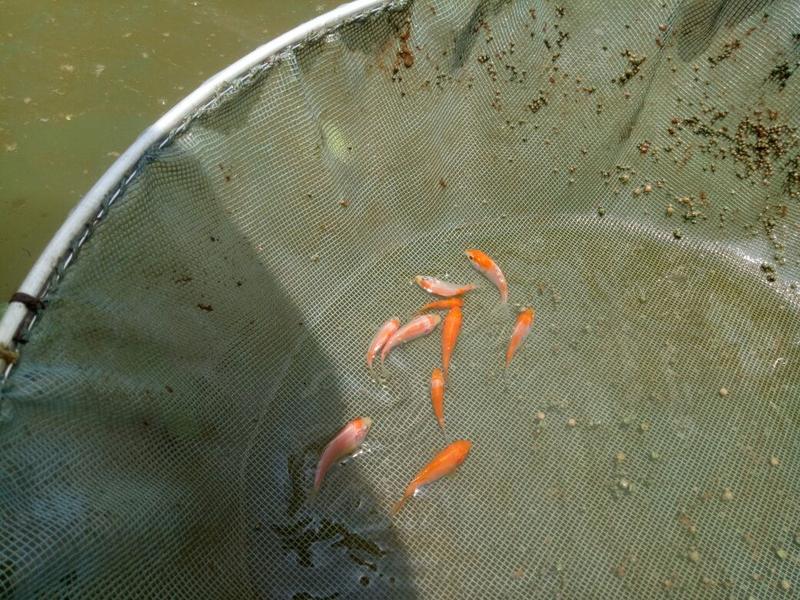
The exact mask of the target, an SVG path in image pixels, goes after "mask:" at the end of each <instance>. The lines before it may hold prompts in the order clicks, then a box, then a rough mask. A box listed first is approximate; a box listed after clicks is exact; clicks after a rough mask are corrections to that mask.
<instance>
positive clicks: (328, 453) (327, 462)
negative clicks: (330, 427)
mask: <svg viewBox="0 0 800 600" xmlns="http://www.w3.org/2000/svg"><path fill="white" fill-rule="evenodd" d="M370 427H372V419H370V418H369V417H356V418H355V419H353V420H352V421H350V422H348V423H347V425H345V426H344V427H343V428H342V430H341V431H340V432H339V433H337V434H336V436H335V437H334V438H333V439H332V440H331V441H330V442H328V445H327V446H325V450H324V451H323V452H322V456H321V457H320V459H319V464H318V465H317V474H316V475H315V476H314V493H317V492H318V491H319V488H320V487H321V486H322V480H323V479H325V474H326V473H327V472H328V469H330V468H331V465H332V464H333V463H335V462H337V461H339V460H341V459H343V458H344V457H345V456H347V455H348V454H352V453H353V452H355V451H356V450H357V449H358V447H359V446H360V445H361V443H362V442H363V441H364V438H366V437H367V434H368V433H369V428H370Z"/></svg>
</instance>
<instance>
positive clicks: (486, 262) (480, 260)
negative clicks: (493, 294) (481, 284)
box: [465, 250, 508, 304]
mask: <svg viewBox="0 0 800 600" xmlns="http://www.w3.org/2000/svg"><path fill="white" fill-rule="evenodd" d="M465 254H466V255H467V258H469V262H471V263H472V266H473V267H475V268H476V269H477V270H478V271H480V272H481V273H482V274H483V275H485V276H486V277H487V279H489V281H491V282H492V283H493V284H495V286H497V289H498V290H500V301H501V302H502V303H503V304H505V303H506V302H508V283H507V282H506V278H505V275H503V272H502V271H501V270H500V267H498V266H497V264H496V263H495V262H494V261H493V260H492V259H491V257H490V256H489V255H488V254H486V253H484V252H481V251H480V250H467V251H466V252H465Z"/></svg>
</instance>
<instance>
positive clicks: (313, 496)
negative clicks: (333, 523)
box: [306, 487, 319, 503]
mask: <svg viewBox="0 0 800 600" xmlns="http://www.w3.org/2000/svg"><path fill="white" fill-rule="evenodd" d="M317 496H319V488H318V487H313V488H311V491H310V492H308V496H306V499H307V500H308V501H309V503H310V502H314V500H316V499H317Z"/></svg>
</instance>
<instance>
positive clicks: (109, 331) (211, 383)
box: [0, 144, 414, 599]
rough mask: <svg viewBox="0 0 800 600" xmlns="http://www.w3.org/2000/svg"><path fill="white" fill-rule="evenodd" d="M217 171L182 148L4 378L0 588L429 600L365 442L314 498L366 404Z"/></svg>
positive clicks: (144, 186) (137, 188)
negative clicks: (414, 581)
mask: <svg viewBox="0 0 800 600" xmlns="http://www.w3.org/2000/svg"><path fill="white" fill-rule="evenodd" d="M226 173H227V171H225V169H224V168H223V169H218V170H217V178H218V179H219V182H220V183H221V185H227V184H228V183H230V178H229V177H228V176H227V174H226ZM215 185H216V183H215V182H213V181H210V179H209V177H208V176H207V175H206V173H205V168H204V167H201V166H200V163H199V161H198V160H197V157H196V156H193V154H192V153H191V152H190V151H186V150H185V148H181V147H180V144H177V145H176V146H175V147H173V148H172V149H168V150H167V151H165V152H163V153H162V154H161V155H159V156H158V157H156V158H154V159H153V160H152V161H151V162H149V163H148V164H147V166H146V167H145V168H144V169H143V171H142V173H141V174H140V175H139V176H138V178H137V179H136V182H135V183H134V184H133V186H132V187H131V188H130V190H129V191H128V192H127V194H126V196H125V197H124V198H123V199H122V200H120V201H119V202H118V204H117V205H116V206H115V207H114V219H113V220H110V221H108V222H106V223H104V224H103V225H102V226H101V228H100V230H99V231H98V234H97V235H96V236H94V237H93V238H91V239H90V240H89V241H88V242H87V243H86V245H85V246H84V247H83V248H82V251H81V255H80V257H79V259H78V261H77V263H76V264H78V265H79V267H76V268H74V269H72V270H71V271H70V272H69V273H68V274H67V276H66V277H65V278H64V280H63V281H62V283H61V284H60V286H59V287H58V289H57V290H56V291H55V292H53V293H52V294H51V296H50V300H49V306H48V308H47V309H46V311H45V313H44V314H43V317H42V319H41V321H40V322H39V323H38V324H37V326H36V327H35V328H34V330H33V331H32V334H31V337H30V340H29V343H28V344H27V346H26V352H25V358H24V360H22V361H20V363H19V364H18V365H17V366H16V369H15V371H14V376H13V377H12V378H11V379H10V380H9V382H8V383H7V385H6V387H5V389H4V390H3V401H4V410H5V412H4V416H5V417H6V419H5V420H4V422H3V423H2V425H0V426H1V427H2V433H3V454H2V458H0V473H2V479H3V490H4V491H3V508H4V514H5V515H6V516H5V517H4V521H3V524H2V526H0V555H1V556H2V557H3V562H2V578H0V595H5V594H9V595H11V597H37V595H50V594H66V595H70V594H72V593H81V594H86V593H91V592H92V591H94V592H96V593H99V594H101V595H103V594H110V593H114V591H115V590H116V591H119V592H120V593H121V592H123V591H124V592H125V593H127V594H133V595H138V596H147V595H158V594H165V595H173V596H175V597H184V596H186V597H188V596H192V597H197V596H198V595H199V596H206V597H251V596H256V597H264V598H266V597H286V598H297V599H301V598H306V599H310V598H350V597H360V595H363V594H364V593H368V594H370V595H371V597H392V596H393V595H394V594H398V593H402V594H403V596H404V597H414V592H413V588H412V587H411V577H410V575H409V571H408V568H407V566H406V562H405V558H404V553H403V550H402V547H401V546H400V545H399V544H398V543H397V541H396V540H395V539H394V535H393V531H392V529H391V527H390V526H389V521H388V518H386V515H385V514H384V513H378V512H376V511H375V506H376V504H377V503H376V502H375V501H374V499H372V497H371V490H370V487H369V484H368V483H367V482H366V481H364V480H363V479H362V477H361V476H360V475H359V470H360V468H361V467H360V465H359V462H360V461H359V459H360V458H362V457H357V458H355V459H353V460H351V461H348V462H347V464H345V465H343V466H341V467H338V468H337V467H334V468H333V469H332V470H331V472H330V473H329V475H328V478H327V481H326V485H325V486H324V487H323V489H322V491H321V493H320V495H319V496H318V497H317V498H316V499H315V500H314V501H313V502H311V501H310V500H309V499H308V498H307V494H308V491H309V490H310V488H311V483H312V481H313V473H314V469H315V467H316V461H317V460H318V457H319V453H320V451H321V449H322V447H323V446H324V444H325V443H326V442H327V440H328V439H329V437H330V436H332V435H333V434H334V433H335V432H336V431H337V430H338V428H339V427H341V425H342V424H343V423H344V422H345V421H347V420H348V419H350V418H352V417H354V416H356V415H355V414H351V413H350V412H349V409H348V407H347V405H346V404H345V403H344V402H343V401H342V398H341V394H342V391H341V390H340V388H339V385H338V383H337V381H336V379H335V377H334V376H333V374H334V373H335V369H333V368H332V367H330V366H329V358H328V357H327V356H326V355H325V353H324V351H322V350H321V349H320V348H319V346H318V345H317V344H316V342H315V340H314V337H313V335H312V334H311V333H310V331H311V328H310V327H309V326H308V325H306V323H305V322H304V321H305V317H304V316H303V314H301V312H300V310H299V309H298V308H297V307H296V306H294V305H293V303H292V300H291V299H290V298H289V297H288V296H287V295H286V294H285V292H284V290H283V289H282V286H281V284H280V283H279V282H277V281H276V280H275V278H274V277H273V275H272V274H271V273H270V272H269V271H268V270H267V269H266V268H264V267H263V266H262V263H261V260H260V259H259V257H258V256H257V251H256V250H255V249H253V248H252V247H251V244H250V241H249V240H247V239H245V238H243V237H242V235H241V233H240V231H239V230H238V229H237V228H236V227H235V226H234V225H233V224H232V223H231V221H230V219H229V217H228V215H227V214H226V211H225V210H224V207H222V206H220V204H219V203H218V201H217V197H216V195H215V191H214V187H215ZM98 357H102V358H98ZM320 374H322V375H320ZM298 405H301V406H303V410H298ZM276 420H281V421H283V422H284V424H285V425H284V426H283V427H278V428H276V427H275V423H276ZM366 513H369V515H367V514H366ZM370 515H371V516H370ZM22 548H24V549H25V550H24V551H23V550H22Z"/></svg>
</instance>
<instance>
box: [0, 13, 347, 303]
mask: <svg viewBox="0 0 800 600" xmlns="http://www.w3.org/2000/svg"><path fill="white" fill-rule="evenodd" d="M340 3H341V2H339V1H337V0H293V1H292V2H286V1H282V0H158V1H157V2H141V1H139V2H132V1H130V0H124V1H123V0H117V1H115V2H107V1H102V0H84V1H82V2H57V1H55V0H53V1H49V2H25V1H23V0H0V14H1V15H2V19H0V312H2V308H3V307H4V304H3V303H4V302H5V301H6V299H7V298H8V297H9V296H10V295H11V294H12V293H13V291H14V289H15V288H16V287H17V286H18V285H19V283H20V282H21V281H22V279H23V277H24V276H25V274H26V273H27V271H28V270H29V269H30V267H31V266H32V264H33V262H34V261H35V260H36V258H37V256H38V255H39V253H40V252H41V251H42V249H43V248H44V246H45V245H46V243H47V242H48V240H49V239H50V238H51V236H52V235H53V233H55V231H56V229H57V228H58V226H59V225H60V224H61V223H62V222H63V220H64V218H65V217H66V215H67V213H68V212H69V211H70V210H71V209H72V207H73V206H75V204H76V203H77V202H78V200H79V199H80V198H81V196H82V195H83V194H84V193H85V192H86V191H87V190H88V189H89V187H90V186H91V185H92V184H93V183H94V181H95V180H97V178H98V177H99V176H100V175H101V174H102V173H103V172H104V171H105V170H106V168H108V166H109V165H110V164H111V163H112V162H113V161H114V159H115V158H116V157H117V156H118V154H119V153H120V152H122V151H123V150H124V149H125V148H126V147H127V146H128V145H129V144H130V143H131V142H133V140H134V139H135V138H136V136H137V135H138V134H139V133H140V132H141V131H142V130H143V129H144V128H145V127H147V126H148V125H149V124H150V123H151V122H153V121H154V120H155V119H156V118H158V117H159V116H160V115H161V114H163V113H164V112H165V111H166V110H168V109H169V108H170V107H171V106H172V105H173V104H174V103H175V102H177V101H179V100H180V99H181V98H182V97H183V96H185V95H186V94H187V93H189V92H190V91H192V90H193V89H194V88H195V87H197V85H199V84H200V83H201V82H202V81H203V80H205V79H206V78H207V77H209V76H210V75H212V74H213V73H215V72H216V71H218V70H219V69H221V68H223V67H225V66H226V65H228V64H230V63H231V62H233V61H234V60H236V59H237V58H239V57H241V56H242V55H244V54H245V53H247V52H249V51H250V50H252V49H253V48H255V47H256V46H258V45H260V44H262V43H264V42H266V41H268V40H270V39H272V38H274V37H275V36H277V35H280V34H281V33H283V32H284V31H286V30H288V29H290V28H291V27H293V26H295V25H297V24H299V23H302V22H303V21H306V20H308V19H310V18H312V17H314V16H316V15H318V14H321V13H323V12H325V11H327V10H330V9H332V8H334V7H335V6H337V5H338V4H340Z"/></svg>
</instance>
